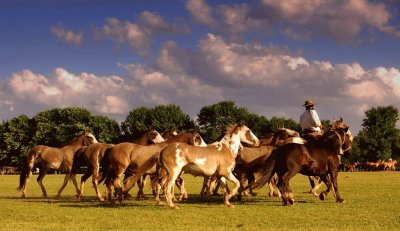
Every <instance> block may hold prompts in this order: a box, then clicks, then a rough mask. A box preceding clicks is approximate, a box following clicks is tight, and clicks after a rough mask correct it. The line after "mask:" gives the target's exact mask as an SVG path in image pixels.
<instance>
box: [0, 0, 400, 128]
mask: <svg viewBox="0 0 400 231" xmlns="http://www.w3.org/2000/svg"><path fill="white" fill-rule="evenodd" d="M399 5H400V3H396V1H368V0H351V1H336V0H334V1H333V0H328V1H317V0H309V1H298V0H292V1H278V0H260V1H256V0H254V1H239V0H238V1H205V0H197V1H194V0H188V1H128V0H122V1H106V0H97V1H96V0H93V1H91V0H87V1H79V0H72V1H63V0H53V1H50V0H36V1H35V0H32V1H25V0H16V1H11V0H1V1H0V28H1V31H2V33H1V36H0V51H1V52H0V80H1V82H0V118H2V119H4V120H7V119H10V118H12V117H14V116H18V115H20V114H27V115H28V116H33V115H34V114H36V113H37V112H39V111H41V110H44V109H48V108H53V107H69V106H82V107H86V108H88V109H89V110H91V111H92V112H93V113H94V114H104V115H107V116H110V117H113V118H116V119H117V120H119V121H121V120H123V119H124V118H125V117H126V115H127V114H128V112H129V111H130V110H132V109H133V108H135V107H138V106H149V107H151V106H155V105H159V104H166V103H174V104H177V105H179V106H181V108H182V110H183V111H184V112H186V113H188V114H189V115H190V116H191V117H193V118H195V117H196V114H197V113H198V112H199V110H200V108H201V107H203V106H205V105H208V104H212V103H216V102H218V101H221V100H235V101H236V103H237V105H238V106H243V107H246V108H248V109H249V111H252V112H255V113H258V114H261V115H265V116H266V117H267V118H270V117H272V116H285V117H290V118H293V119H295V120H298V117H299V115H300V114H301V112H302V111H303V110H304V109H303V108H302V106H301V105H302V104H303V102H304V100H305V99H307V98H312V99H314V100H315V101H316V102H317V110H318V112H319V114H320V117H321V119H332V118H334V117H339V116H342V117H343V118H344V120H345V121H348V123H349V124H350V126H351V127H352V128H353V129H354V130H355V131H358V130H359V129H360V127H361V123H362V119H363V118H364V111H365V110H367V109H368V108H371V107H374V106H378V105H388V104H392V105H395V106H396V107H399V97H400V71H399V70H400V63H399V62H400V61H399V60H400V46H399V41H400V20H399V18H400V15H399V14H400V11H399V10H400V6H399Z"/></svg>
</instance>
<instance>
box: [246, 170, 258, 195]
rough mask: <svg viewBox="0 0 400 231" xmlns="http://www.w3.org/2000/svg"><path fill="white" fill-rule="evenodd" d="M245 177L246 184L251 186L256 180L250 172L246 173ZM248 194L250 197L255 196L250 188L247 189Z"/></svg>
mask: <svg viewBox="0 0 400 231" xmlns="http://www.w3.org/2000/svg"><path fill="white" fill-rule="evenodd" d="M246 176H247V182H248V184H249V185H250V184H252V183H253V182H254V181H255V180H256V178H255V177H254V173H252V172H248V173H246ZM249 193H250V195H251V196H257V193H255V192H253V189H252V188H249Z"/></svg>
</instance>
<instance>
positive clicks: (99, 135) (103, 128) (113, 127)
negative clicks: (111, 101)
mask: <svg viewBox="0 0 400 231" xmlns="http://www.w3.org/2000/svg"><path fill="white" fill-rule="evenodd" d="M90 127H91V129H92V131H93V135H94V136H95V137H96V139H97V140H98V141H99V142H101V143H115V142H116V141H117V139H118V136H119V135H120V134H121V129H120V127H119V124H118V123H117V121H115V120H113V119H110V118H108V117H105V116H100V115H97V116H92V117H91V123H90Z"/></svg>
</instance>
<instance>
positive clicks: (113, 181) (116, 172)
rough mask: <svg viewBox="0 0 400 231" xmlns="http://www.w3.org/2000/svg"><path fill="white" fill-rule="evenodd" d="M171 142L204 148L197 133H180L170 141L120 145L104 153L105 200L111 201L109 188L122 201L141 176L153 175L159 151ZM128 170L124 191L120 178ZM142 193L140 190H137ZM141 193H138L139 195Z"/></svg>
mask: <svg viewBox="0 0 400 231" xmlns="http://www.w3.org/2000/svg"><path fill="white" fill-rule="evenodd" d="M173 142H184V143H187V144H190V145H197V146H206V144H205V142H204V141H203V139H202V138H201V136H200V134H199V133H198V132H197V131H193V132H187V133H180V134H178V135H176V136H173V137H171V138H170V139H168V140H166V141H164V142H161V143H158V144H153V145H149V146H142V145H137V144H132V143H120V144H117V145H114V146H113V147H111V148H109V149H108V150H107V152H106V155H107V159H108V165H109V167H108V168H107V170H108V171H107V172H106V174H107V179H106V186H107V192H108V194H107V198H108V200H110V201H111V186H114V189H115V192H116V194H117V195H118V200H119V201H122V196H123V195H125V194H126V193H127V192H128V191H129V190H130V189H131V188H132V187H133V186H134V184H135V182H136V181H137V180H138V179H139V178H140V177H141V176H142V175H143V174H145V173H146V174H154V172H155V171H156V168H155V167H156V165H155V164H156V163H157V161H158V157H159V153H160V151H161V150H162V149H163V148H165V147H167V146H168V144H170V143H173ZM127 170H129V177H128V178H127V179H126V180H125V181H124V190H122V187H121V185H120V177H121V175H122V174H123V173H125V171H127ZM139 190H140V191H142V189H139ZM140 194H142V192H139V193H138V197H140V196H139V195H140Z"/></svg>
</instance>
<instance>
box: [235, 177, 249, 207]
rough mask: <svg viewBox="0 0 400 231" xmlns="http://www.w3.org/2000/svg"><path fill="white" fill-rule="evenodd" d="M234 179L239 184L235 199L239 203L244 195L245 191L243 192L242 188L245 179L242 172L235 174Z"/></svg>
mask: <svg viewBox="0 0 400 231" xmlns="http://www.w3.org/2000/svg"><path fill="white" fill-rule="evenodd" d="M236 177H237V179H238V180H239V182H240V187H239V190H238V195H237V199H238V200H239V201H241V200H242V194H243V193H244V194H245V195H246V191H245V190H244V187H243V185H244V182H245V178H244V177H243V173H242V172H237V174H236ZM249 184H250V182H249Z"/></svg>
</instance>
